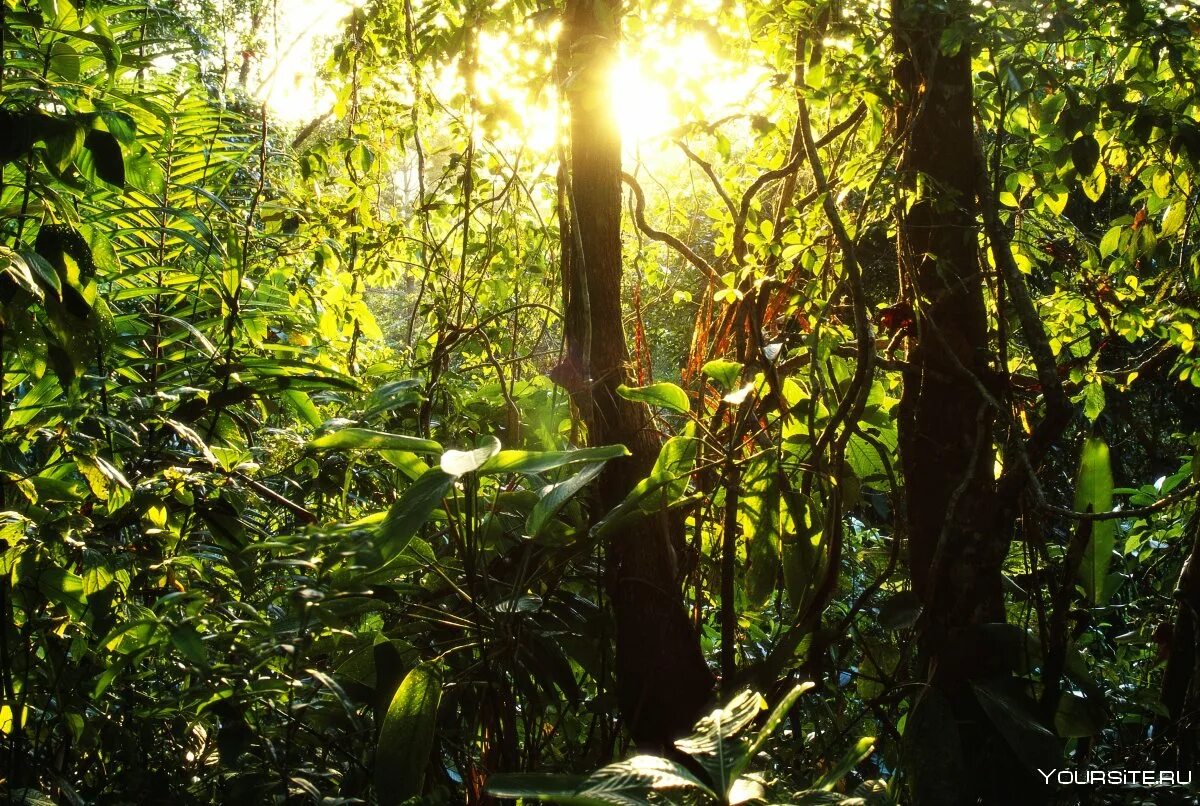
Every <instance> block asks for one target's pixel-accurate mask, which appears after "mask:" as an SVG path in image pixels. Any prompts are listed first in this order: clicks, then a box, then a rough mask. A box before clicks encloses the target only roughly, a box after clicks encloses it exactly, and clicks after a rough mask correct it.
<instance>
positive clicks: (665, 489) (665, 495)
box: [592, 424, 700, 538]
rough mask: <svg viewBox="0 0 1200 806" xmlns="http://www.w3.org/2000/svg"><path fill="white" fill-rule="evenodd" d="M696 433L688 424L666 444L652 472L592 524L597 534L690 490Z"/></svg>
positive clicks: (605, 531) (597, 535) (668, 504)
mask: <svg viewBox="0 0 1200 806" xmlns="http://www.w3.org/2000/svg"><path fill="white" fill-rule="evenodd" d="M693 434H694V427H693V425H691V424H689V425H688V427H687V429H686V430H685V431H684V433H683V434H682V435H680V436H677V437H671V438H670V439H668V440H667V441H666V442H665V443H663V446H662V450H661V451H659V454H658V459H657V460H655V462H654V468H653V470H651V471H650V475H649V476H647V477H646V478H644V479H642V480H641V481H639V482H638V483H637V484H636V485H635V486H634V488H633V489H632V490H630V492H629V495H627V496H625V499H624V500H623V501H622V502H621V503H620V504H618V505H617V506H615V507H614V508H613V509H612V511H611V512H609V513H608V514H607V515H605V516H604V517H603V518H602V519H601V520H600V522H599V523H597V524H596V525H595V526H594V527H592V532H593V534H594V535H595V536H596V537H598V538H600V537H604V536H605V535H607V534H609V533H610V532H611V531H612V530H613V529H614V528H616V527H617V526H619V525H620V524H622V523H625V522H626V521H627V520H628V519H629V518H631V517H635V516H637V515H639V514H645V513H649V512H655V511H657V510H661V509H663V508H665V507H668V506H670V505H671V504H672V503H673V502H675V501H676V500H677V499H679V498H680V497H681V496H682V495H683V494H684V493H685V492H686V491H687V486H688V478H689V477H690V476H691V473H692V470H693V468H694V467H695V464H696V453H697V451H698V450H699V443H700V441H699V440H698V439H696V437H695V436H693Z"/></svg>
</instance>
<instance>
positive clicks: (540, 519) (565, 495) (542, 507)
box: [525, 462, 604, 537]
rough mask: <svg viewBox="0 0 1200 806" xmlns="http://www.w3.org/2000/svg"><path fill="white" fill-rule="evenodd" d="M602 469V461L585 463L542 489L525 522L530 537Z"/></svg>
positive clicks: (543, 526) (537, 533) (539, 531)
mask: <svg viewBox="0 0 1200 806" xmlns="http://www.w3.org/2000/svg"><path fill="white" fill-rule="evenodd" d="M603 469H604V462H594V463H592V464H590V465H586V466H585V467H584V468H583V469H582V470H580V471H579V472H578V473H576V474H575V475H573V476H570V477H569V478H566V479H564V480H563V481H560V482H558V483H557V484H550V485H547V486H546V487H544V488H543V489H542V493H541V498H539V499H538V502H537V504H535V505H534V507H533V511H532V512H530V513H529V519H528V521H526V524H525V531H526V532H528V534H529V536H530V537H537V536H538V535H539V534H540V533H541V531H542V529H543V528H545V526H546V524H547V523H549V522H550V519H551V518H553V517H554V515H555V513H557V512H558V511H559V510H560V509H562V507H563V505H564V504H565V503H567V501H569V500H570V499H571V496H573V495H575V493H577V492H579V491H580V490H582V489H583V488H584V487H586V486H587V485H588V483H590V482H591V481H592V479H594V478H596V476H599V475H600V471H601V470H603Z"/></svg>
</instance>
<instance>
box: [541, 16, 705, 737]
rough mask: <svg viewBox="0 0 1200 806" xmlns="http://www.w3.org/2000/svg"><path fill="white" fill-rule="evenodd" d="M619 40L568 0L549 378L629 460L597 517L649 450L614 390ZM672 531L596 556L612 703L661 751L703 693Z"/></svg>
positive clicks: (647, 432) (624, 354) (619, 343)
mask: <svg viewBox="0 0 1200 806" xmlns="http://www.w3.org/2000/svg"><path fill="white" fill-rule="evenodd" d="M619 36H620V4H619V2H618V0H568V2H567V7H566V18H565V20H564V28H563V34H562V39H561V40H560V43H561V44H560V50H559V75H560V79H561V86H562V88H563V94H564V96H565V98H566V100H567V103H568V105H569V109H570V154H569V157H568V170H567V171H565V172H562V173H560V179H561V180H562V181H561V182H560V185H561V186H562V194H561V198H560V205H559V212H560V219H559V220H560V226H561V227H562V241H563V286H564V304H565V322H566V325H565V329H566V341H567V353H566V357H565V359H564V361H563V363H562V364H560V365H559V367H557V368H556V370H555V372H554V373H553V377H554V378H555V380H556V381H558V382H559V383H560V384H562V385H563V386H564V387H566V388H567V390H568V391H569V392H570V393H571V396H572V399H573V400H574V402H575V404H576V406H577V408H578V410H579V411H580V413H581V414H582V417H583V420H584V422H585V424H586V426H587V430H588V441H589V442H590V443H591V444H593V445H606V444H614V443H620V444H623V445H625V446H626V447H627V448H629V450H630V453H631V454H632V456H630V457H629V458H627V459H623V460H620V461H616V462H611V463H610V464H609V465H608V467H606V468H605V470H604V472H603V473H602V474H601V476H600V479H599V483H598V498H599V503H600V505H601V506H602V507H603V508H605V509H611V508H612V507H614V506H616V505H617V504H619V503H620V502H621V501H622V500H623V499H624V498H625V496H626V495H627V494H628V493H629V491H630V490H631V489H632V488H633V486H634V485H635V484H636V483H637V481H638V480H640V479H642V478H644V477H646V476H647V475H649V473H650V471H651V469H652V468H653V466H654V461H655V459H656V458H657V456H658V451H659V448H660V442H659V439H658V437H657V435H656V434H655V433H654V431H653V430H651V428H650V420H649V416H648V414H647V411H646V409H645V407H644V406H642V405H640V404H634V403H632V402H630V401H627V400H625V399H624V398H622V397H620V396H619V395H617V393H616V389H617V387H618V386H619V385H620V384H622V383H625V382H626V381H627V379H628V369H627V365H628V361H629V351H628V347H627V344H626V341H625V333H624V330H623V327H622V308H621V274H622V264H621V140H620V135H619V132H618V131H617V127H616V122H615V120H614V119H613V116H612V113H611V106H610V90H609V74H610V70H611V66H612V64H613V63H614V61H615V58H616V54H617V44H618V41H619ZM681 529H682V523H681V522H678V521H677V520H676V519H674V518H671V517H669V516H668V515H667V514H666V513H664V514H663V515H662V516H661V517H658V518H647V519H644V520H642V521H640V522H637V523H634V524H632V525H631V526H629V527H628V528H625V529H623V530H622V531H621V534H620V535H618V536H617V537H616V538H615V539H614V541H613V543H612V545H611V546H610V547H609V551H608V568H607V573H608V589H609V595H610V599H611V602H612V607H613V611H614V615H615V618H616V631H617V635H616V650H617V658H616V676H617V694H618V701H619V704H620V707H621V710H622V713H623V716H624V718H625V720H626V723H627V725H628V727H629V730H630V733H631V735H632V736H633V738H634V740H635V741H636V742H638V743H639V744H643V745H662V746H669V743H670V742H671V740H673V739H675V738H677V737H678V736H680V735H682V734H684V733H686V732H687V731H688V730H689V729H690V728H691V726H692V724H693V722H694V721H695V720H696V718H697V717H699V716H700V715H701V712H702V710H703V708H704V706H705V705H706V704H707V702H708V701H709V697H710V695H711V693H712V688H713V676H712V673H711V672H710V670H709V668H708V665H707V663H706V662H705V660H704V656H703V653H702V651H701V647H700V641H699V637H698V636H697V634H696V632H695V630H693V628H692V625H691V623H690V621H689V620H688V617H687V612H686V610H685V609H684V606H683V596H682V587H681V585H680V580H679V579H678V575H677V570H678V569H677V565H676V557H675V551H674V544H675V540H674V539H675V538H677V539H678V540H679V541H680V543H681V542H682V531H681Z"/></svg>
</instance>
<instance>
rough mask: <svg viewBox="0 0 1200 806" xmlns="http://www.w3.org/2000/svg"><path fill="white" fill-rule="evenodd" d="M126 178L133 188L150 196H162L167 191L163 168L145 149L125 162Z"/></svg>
mask: <svg viewBox="0 0 1200 806" xmlns="http://www.w3.org/2000/svg"><path fill="white" fill-rule="evenodd" d="M125 178H126V179H127V180H129V184H130V185H131V186H132V187H134V188H136V189H137V190H140V191H142V192H143V193H146V194H148V195H150V196H161V195H162V194H163V193H165V192H166V190H167V177H166V174H164V173H163V169H162V166H160V165H159V164H158V161H157V160H156V159H154V157H153V155H151V154H150V152H149V151H147V150H146V149H144V148H143V149H139V150H138V151H137V153H136V154H134V155H133V156H131V157H129V159H127V160H125Z"/></svg>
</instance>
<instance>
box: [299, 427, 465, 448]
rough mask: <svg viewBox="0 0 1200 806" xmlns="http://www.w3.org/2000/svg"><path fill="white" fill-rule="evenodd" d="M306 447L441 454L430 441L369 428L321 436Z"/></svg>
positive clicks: (343, 430)
mask: <svg viewBox="0 0 1200 806" xmlns="http://www.w3.org/2000/svg"><path fill="white" fill-rule="evenodd" d="M308 447H310V448H313V449H316V450H320V451H353V450H359V451H362V450H370V451H409V452H411V453H441V451H442V446H441V445H439V444H438V443H436V442H434V441H433V440H431V439H421V438H420V437H410V436H406V435H404V434H388V433H386V432H383V431H372V430H371V429H369V428H342V429H340V430H338V431H333V432H331V433H328V434H323V435H321V436H319V437H317V438H316V439H314V440H313V441H312V442H309V443H308Z"/></svg>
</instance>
